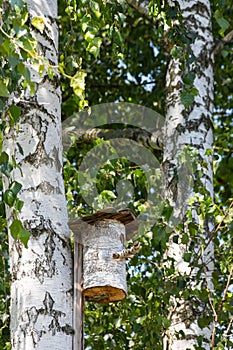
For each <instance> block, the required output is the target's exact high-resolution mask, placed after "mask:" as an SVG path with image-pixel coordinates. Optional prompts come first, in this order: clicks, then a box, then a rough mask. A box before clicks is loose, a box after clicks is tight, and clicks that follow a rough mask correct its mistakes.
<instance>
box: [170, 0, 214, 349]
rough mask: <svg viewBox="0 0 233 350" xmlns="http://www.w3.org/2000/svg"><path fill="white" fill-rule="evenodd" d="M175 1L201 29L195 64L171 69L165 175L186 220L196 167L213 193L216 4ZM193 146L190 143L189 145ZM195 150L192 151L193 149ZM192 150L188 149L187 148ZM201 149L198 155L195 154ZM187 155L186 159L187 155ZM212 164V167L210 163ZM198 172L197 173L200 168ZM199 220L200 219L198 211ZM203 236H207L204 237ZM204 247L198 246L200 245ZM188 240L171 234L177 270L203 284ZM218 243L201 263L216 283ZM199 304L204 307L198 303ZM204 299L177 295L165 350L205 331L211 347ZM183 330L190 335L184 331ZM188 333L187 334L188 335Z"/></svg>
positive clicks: (190, 24) (188, 344)
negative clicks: (185, 98)
mask: <svg viewBox="0 0 233 350" xmlns="http://www.w3.org/2000/svg"><path fill="white" fill-rule="evenodd" d="M169 3H170V5H171V6H174V5H175V3H176V4H177V3H178V5H179V7H180V10H181V14H182V17H183V21H184V22H183V23H184V26H185V29H186V30H187V32H188V31H190V32H193V33H195V34H196V38H195V41H194V43H193V44H191V53H192V54H193V55H194V56H195V60H194V62H192V63H188V61H187V62H185V63H184V64H183V67H182V69H181V61H180V60H179V59H178V58H177V59H171V61H170V64H169V67H168V71H167V81H166V84H167V115H166V123H165V124H166V125H165V135H166V137H164V159H163V169H164V174H165V177H164V178H165V191H166V197H167V198H169V200H170V203H171V204H172V205H173V206H174V220H175V221H176V222H177V223H178V222H182V221H183V219H184V215H185V212H186V210H187V208H188V199H189V198H191V197H192V196H193V195H194V187H193V185H194V183H195V181H196V180H197V179H196V178H195V175H194V174H195V171H194V170H195V166H194V164H198V165H197V168H198V170H202V172H203V176H202V179H201V182H202V186H203V188H204V189H205V190H207V192H208V193H209V194H210V196H213V181H212V167H211V157H210V156H208V155H207V153H208V152H207V153H206V151H207V150H208V149H210V150H211V149H212V142H213V129H212V121H211V116H212V109H213V57H212V50H213V38H212V31H211V20H210V18H211V16H210V3H209V1H206V0H200V1H197V0H192V1H182V0H178V1H176V2H173V1H169ZM189 72H193V73H195V80H194V87H195V88H196V89H197V90H198V94H197V95H196V96H195V100H194V103H193V104H192V105H191V106H190V107H188V108H187V109H185V108H184V105H183V104H182V103H181V93H182V91H183V87H184V84H183V80H182V75H183V76H184V75H185V74H187V73H189ZM187 147H188V148H187ZM188 149H189V150H190V149H191V150H192V152H191V153H189V151H188V153H187V150H188ZM185 152H186V153H185ZM195 154H196V155H195ZM184 159H185V160H184ZM204 164H206V166H204ZM196 173H197V172H196ZM193 221H195V222H197V223H198V220H197V215H196V213H195V210H194V213H193ZM211 230H212V223H211V221H209V222H206V226H205V232H204V237H202V239H203V240H205V239H206V241H207V240H208V237H209V234H210V232H211ZM200 241H201V240H200ZM197 249H198V248H197ZM186 251H187V245H184V244H181V237H180V240H179V243H178V244H177V243H174V242H173V240H172V239H171V242H170V244H169V248H168V256H169V257H170V258H173V259H174V264H175V269H176V273H177V275H185V274H186V275H189V276H190V278H192V279H193V282H192V283H193V285H192V286H193V288H197V283H198V282H197V281H195V276H196V272H197V271H195V270H191V267H190V265H189V263H188V262H185V261H184V258H183V257H184V253H185V252H186ZM212 259H213V247H212V244H209V245H208V247H207V248H206V250H205V251H204V253H203V254H201V257H200V264H202V265H203V266H205V267H206V271H207V273H206V276H205V279H206V283H207V285H208V287H209V288H211V270H212ZM197 304H199V305H198V307H197V306H196V305H197ZM205 312H206V310H205V305H204V303H203V302H201V301H198V300H196V304H195V303H194V302H193V301H191V300H190V301H184V300H182V299H180V300H175V299H173V300H172V307H171V310H170V320H171V326H170V328H169V329H168V331H167V332H166V336H165V337H164V350H178V349H180V350H181V349H182V350H186V349H192V350H193V349H194V345H197V338H198V336H199V337H201V336H203V342H202V346H203V348H205V349H209V343H210V341H209V339H210V334H211V330H210V328H209V327H205V328H204V329H201V328H200V327H199V326H198V323H197V319H198V318H199V317H202V316H203V315H205ZM182 334H183V335H184V336H182ZM183 338H184V339H183Z"/></svg>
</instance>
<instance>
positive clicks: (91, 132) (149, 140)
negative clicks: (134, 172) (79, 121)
mask: <svg viewBox="0 0 233 350" xmlns="http://www.w3.org/2000/svg"><path fill="white" fill-rule="evenodd" d="M68 133H69V135H67V133H66V135H64V134H63V139H64V140H65V139H66V138H67V136H68V138H69V136H70V137H71V136H72V135H74V136H75V138H76V142H77V143H83V142H92V141H94V140H96V139H98V138H103V139H104V140H111V139H115V138H127V139H131V140H134V141H136V142H137V143H140V144H142V145H143V146H144V147H147V148H148V147H151V148H152V149H155V150H161V149H162V147H163V140H162V131H161V130H156V131H152V130H146V129H142V128H135V127H133V128H131V127H130V128H125V129H98V128H93V129H88V130H79V131H68Z"/></svg>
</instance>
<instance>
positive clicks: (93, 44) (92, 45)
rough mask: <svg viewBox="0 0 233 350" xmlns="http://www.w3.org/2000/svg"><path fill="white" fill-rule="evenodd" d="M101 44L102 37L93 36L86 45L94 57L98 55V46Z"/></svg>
mask: <svg viewBox="0 0 233 350" xmlns="http://www.w3.org/2000/svg"><path fill="white" fill-rule="evenodd" d="M101 44H102V38H99V37H97V38H94V39H93V40H92V41H91V42H90V43H89V45H88V47H87V51H88V52H90V53H91V54H92V55H93V56H95V58H97V57H98V56H99V53H100V46H101Z"/></svg>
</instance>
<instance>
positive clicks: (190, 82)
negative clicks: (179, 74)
mask: <svg viewBox="0 0 233 350" xmlns="http://www.w3.org/2000/svg"><path fill="white" fill-rule="evenodd" d="M194 79H195V74H194V73H192V72H190V73H188V74H186V75H185V76H184V77H183V82H184V83H185V84H186V85H188V86H192V85H193V82H194Z"/></svg>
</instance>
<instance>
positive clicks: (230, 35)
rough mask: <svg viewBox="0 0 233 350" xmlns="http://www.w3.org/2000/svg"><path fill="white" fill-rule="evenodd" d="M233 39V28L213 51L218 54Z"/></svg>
mask: <svg viewBox="0 0 233 350" xmlns="http://www.w3.org/2000/svg"><path fill="white" fill-rule="evenodd" d="M232 39H233V30H232V31H230V32H229V33H228V34H227V35H226V36H225V37H224V38H222V40H220V41H219V42H218V43H217V44H216V45H215V47H214V50H213V53H214V55H217V54H218V53H219V51H221V50H222V48H223V47H224V45H225V44H227V43H229V42H230V41H231V40H232Z"/></svg>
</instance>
